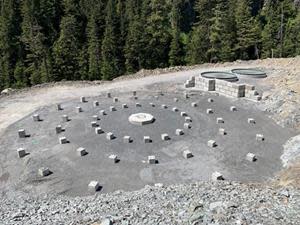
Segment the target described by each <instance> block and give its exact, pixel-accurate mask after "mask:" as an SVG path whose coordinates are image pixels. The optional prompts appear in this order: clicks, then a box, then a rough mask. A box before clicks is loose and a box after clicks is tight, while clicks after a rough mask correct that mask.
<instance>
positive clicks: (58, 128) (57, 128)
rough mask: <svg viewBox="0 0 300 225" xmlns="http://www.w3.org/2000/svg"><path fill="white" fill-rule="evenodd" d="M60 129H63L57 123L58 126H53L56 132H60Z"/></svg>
mask: <svg viewBox="0 0 300 225" xmlns="http://www.w3.org/2000/svg"><path fill="white" fill-rule="evenodd" d="M62 131H63V129H62V126H61V125H58V126H56V127H55V132H56V134H60V133H61V132H62Z"/></svg>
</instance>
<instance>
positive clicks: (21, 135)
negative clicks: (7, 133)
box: [18, 129, 26, 138]
mask: <svg viewBox="0 0 300 225" xmlns="http://www.w3.org/2000/svg"><path fill="white" fill-rule="evenodd" d="M18 135H19V138H26V131H25V130H24V129H20V130H18Z"/></svg>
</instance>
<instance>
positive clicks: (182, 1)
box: [0, 0, 300, 90]
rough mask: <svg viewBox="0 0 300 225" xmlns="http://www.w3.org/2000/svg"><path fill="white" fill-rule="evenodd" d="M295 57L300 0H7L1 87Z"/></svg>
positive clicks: (0, 7)
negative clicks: (141, 71) (143, 70)
mask: <svg viewBox="0 0 300 225" xmlns="http://www.w3.org/2000/svg"><path fill="white" fill-rule="evenodd" d="M296 55H300V1H299V0H0V90H3V89H5V88H8V87H12V88H22V87H26V86H31V85H36V84H41V83H45V82H55V81H61V80H112V79H114V78H116V77H118V76H120V75H124V74H131V73H134V72H137V71H139V70H140V69H154V68H164V67H169V66H180V65H193V64H201V63H205V62H211V63H217V62H224V61H234V60H237V59H241V60H250V59H258V58H270V57H294V56H296Z"/></svg>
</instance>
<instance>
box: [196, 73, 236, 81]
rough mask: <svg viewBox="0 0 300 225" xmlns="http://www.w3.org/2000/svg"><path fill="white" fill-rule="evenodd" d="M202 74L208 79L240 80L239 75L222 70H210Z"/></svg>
mask: <svg viewBox="0 0 300 225" xmlns="http://www.w3.org/2000/svg"><path fill="white" fill-rule="evenodd" d="M201 76H202V77H204V78H208V79H218V80H226V81H229V82H236V81H238V80H239V79H238V77H237V76H236V75H235V74H234V73H228V72H221V71H208V72H203V73H201Z"/></svg>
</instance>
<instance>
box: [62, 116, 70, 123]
mask: <svg viewBox="0 0 300 225" xmlns="http://www.w3.org/2000/svg"><path fill="white" fill-rule="evenodd" d="M62 121H63V122H65V123H66V122H69V117H68V116H67V115H63V116H62Z"/></svg>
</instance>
